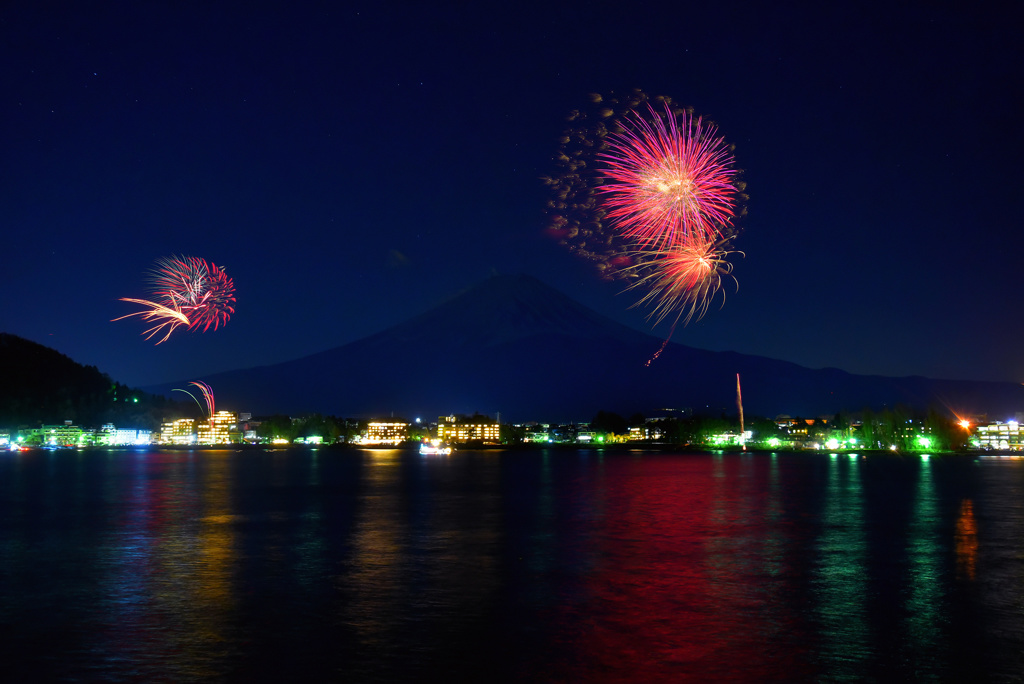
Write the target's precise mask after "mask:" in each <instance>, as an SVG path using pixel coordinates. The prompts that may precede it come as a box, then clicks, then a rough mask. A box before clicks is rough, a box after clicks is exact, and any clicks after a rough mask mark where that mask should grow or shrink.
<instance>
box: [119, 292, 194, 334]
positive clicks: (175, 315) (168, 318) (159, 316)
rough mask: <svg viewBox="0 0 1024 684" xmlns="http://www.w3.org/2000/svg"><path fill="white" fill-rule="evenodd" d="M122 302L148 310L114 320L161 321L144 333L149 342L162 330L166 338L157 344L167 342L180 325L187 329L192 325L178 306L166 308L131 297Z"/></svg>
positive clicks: (123, 299)
mask: <svg viewBox="0 0 1024 684" xmlns="http://www.w3.org/2000/svg"><path fill="white" fill-rule="evenodd" d="M121 301H122V302H132V303H133V304H141V305H143V306H145V307H147V308H146V309H145V310H144V311H136V312H134V313H130V314H126V315H124V316H120V317H119V318H114V319H112V320H114V321H120V320H122V319H125V318H130V317H131V316H139V317H140V318H142V320H144V321H161V322H160V323H157V324H156V325H154V326H153V327H152V328H150V329H149V330H146V331H144V332H143V333H142V335H143V337H145V338H146V339H147V340H151V339H153V337H154V336H155V335H156V334H157V333H159V332H160V331H161V330H164V329H166V330H165V332H164V336H163V337H161V338H160V341H159V342H157V344H161V343H163V342H166V341H167V338H168V337H170V336H171V333H172V332H174V330H175V328H177V327H178V326H179V325H184V326H185V327H186V328H187V327H189V326H190V325H191V323H190V322H189V320H188V316H186V315H185V314H183V313H182V312H181V309H179V308H177V306H174V305H171V306H165V305H163V304H157V303H156V302H150V301H147V300H145V299H131V298H129V297H122V298H121Z"/></svg>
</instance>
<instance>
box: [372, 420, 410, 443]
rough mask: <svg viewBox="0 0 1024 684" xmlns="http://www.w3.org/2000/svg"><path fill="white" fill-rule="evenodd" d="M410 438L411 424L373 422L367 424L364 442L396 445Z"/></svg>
mask: <svg viewBox="0 0 1024 684" xmlns="http://www.w3.org/2000/svg"><path fill="white" fill-rule="evenodd" d="M408 438H409V424H408V423H401V422H394V421H392V422H373V423H368V424H367V425H366V436H365V437H364V438H363V444H379V445H382V446H394V445H397V444H401V443H402V442H404V441H405V440H407V439H408Z"/></svg>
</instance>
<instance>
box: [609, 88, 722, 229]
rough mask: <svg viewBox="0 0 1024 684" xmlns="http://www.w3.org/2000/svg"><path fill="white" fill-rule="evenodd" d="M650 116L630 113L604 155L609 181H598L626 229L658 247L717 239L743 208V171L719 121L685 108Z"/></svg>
mask: <svg viewBox="0 0 1024 684" xmlns="http://www.w3.org/2000/svg"><path fill="white" fill-rule="evenodd" d="M649 110H650V115H651V116H650V120H648V119H645V118H644V117H643V116H641V115H640V114H639V113H638V112H633V113H632V114H631V115H629V116H626V117H625V118H624V121H623V129H622V131H621V132H617V133H612V134H610V135H609V136H608V149H607V151H605V152H601V153H599V154H598V155H597V156H598V158H599V159H600V160H602V161H603V162H604V168H602V169H601V173H602V175H603V176H604V177H605V179H606V180H607V182H606V183H605V184H604V185H602V186H601V187H599V188H598V192H600V193H601V195H602V197H603V199H604V204H605V205H606V207H608V214H607V216H608V218H609V219H610V220H611V221H612V222H614V224H615V225H616V226H617V228H618V229H619V230H620V231H621V232H622V234H623V235H624V236H625V237H627V238H630V239H633V240H636V241H637V242H639V243H640V244H644V245H648V246H650V247H651V248H653V249H664V248H666V247H669V246H671V245H673V244H678V243H680V242H686V241H688V240H690V239H700V240H718V239H720V238H721V237H723V230H725V229H726V228H727V227H728V226H730V225H731V224H732V220H733V218H734V216H735V211H736V199H737V194H738V192H737V187H736V176H737V172H736V171H735V170H734V169H733V168H732V162H733V159H732V155H731V154H730V153H729V149H728V146H727V145H726V144H725V141H724V140H723V139H722V138H721V137H716V133H717V129H716V128H715V126H714V125H713V124H710V123H708V124H705V123H704V122H703V121H702V120H701V119H699V118H698V119H696V120H694V118H693V116H692V114H690V113H689V112H687V111H685V110H683V111H682V112H680V113H679V114H674V113H673V112H672V110H671V109H670V107H669V106H668V105H667V104H666V105H665V113H664V115H659V113H658V112H657V111H656V110H655V109H654V108H653V107H650V106H649Z"/></svg>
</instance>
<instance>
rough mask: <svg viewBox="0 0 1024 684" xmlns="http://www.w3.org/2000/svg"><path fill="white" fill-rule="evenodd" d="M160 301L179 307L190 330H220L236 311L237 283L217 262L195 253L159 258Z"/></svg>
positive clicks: (157, 284) (156, 279)
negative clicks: (194, 255)
mask: <svg viewBox="0 0 1024 684" xmlns="http://www.w3.org/2000/svg"><path fill="white" fill-rule="evenodd" d="M153 292H154V294H155V297H156V300H157V302H159V303H161V304H163V305H165V306H167V307H169V308H177V309H179V310H180V311H181V312H182V313H183V314H185V316H187V317H188V319H189V326H188V327H189V330H198V329H199V328H202V330H203V332H206V331H207V330H209V329H210V327H211V326H212V327H213V329H214V330H217V329H218V328H219V327H220V326H221V325H224V324H226V323H227V322H228V320H229V319H230V318H231V314H233V313H235V308H234V303H235V284H234V282H233V281H232V280H231V278H229V277H228V276H227V274H226V273H224V270H223V269H221V268H218V267H217V266H216V265H215V264H213V263H210V262H208V261H206V260H205V259H200V258H199V257H191V256H172V257H168V258H163V259H158V260H157V262H156V266H155V267H154V269H153Z"/></svg>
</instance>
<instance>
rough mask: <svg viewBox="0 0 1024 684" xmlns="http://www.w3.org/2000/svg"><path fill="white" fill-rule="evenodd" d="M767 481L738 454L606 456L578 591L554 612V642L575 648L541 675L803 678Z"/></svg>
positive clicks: (763, 471) (806, 671)
mask: <svg viewBox="0 0 1024 684" xmlns="http://www.w3.org/2000/svg"><path fill="white" fill-rule="evenodd" d="M619 466H621V467H619ZM773 477H774V475H773V474H772V473H771V470H770V464H769V463H768V462H767V461H766V460H765V459H759V460H756V461H755V460H754V459H750V458H748V457H742V458H741V457H724V458H722V459H718V460H715V461H713V460H712V459H708V458H686V457H681V458H664V457H662V458H658V457H650V458H644V459H643V460H637V461H630V462H625V461H620V462H616V463H613V464H612V467H611V468H610V469H609V472H608V473H607V487H606V489H605V493H606V500H605V501H604V502H603V504H604V505H603V506H602V508H603V509H604V510H605V515H604V516H603V517H602V518H601V519H599V520H596V521H594V522H595V524H596V525H599V526H600V529H595V530H592V538H593V539H594V540H595V543H596V544H597V545H598V548H597V550H596V553H595V556H596V557H597V562H596V564H595V569H594V571H593V573H592V574H590V575H589V577H588V579H587V580H586V582H585V585H586V588H587V594H588V595H587V596H586V597H585V598H583V599H582V600H581V601H578V602H573V603H571V604H569V605H567V606H565V607H564V608H563V609H562V614H560V615H559V616H558V617H557V619H558V621H559V622H560V623H568V624H562V625H560V626H559V629H557V630H555V633H556V634H559V635H562V634H568V636H566V637H565V643H562V644H558V645H556V647H557V648H559V649H571V650H572V651H574V652H575V655H574V657H572V658H570V659H568V660H569V662H570V664H568V665H567V666H566V668H567V669H568V670H569V672H565V673H551V672H548V673H545V678H550V677H551V676H552V675H554V678H555V679H556V680H557V679H564V680H566V681H573V680H575V681H613V680H616V681H619V680H626V679H629V680H632V681H669V680H677V679H680V678H692V677H695V676H696V677H699V678H701V679H705V680H713V681H723V680H727V681H729V680H731V681H749V680H750V678H751V677H752V676H754V677H756V679H757V680H758V681H766V680H767V681H770V680H787V679H793V678H805V677H807V676H809V675H810V674H811V673H812V672H813V668H812V666H810V665H809V664H808V663H807V662H805V661H804V660H803V658H804V655H805V653H806V651H805V649H803V648H802V647H801V644H802V643H804V640H803V639H802V638H801V637H800V631H801V628H800V626H799V625H798V624H797V621H798V616H797V615H795V614H794V613H793V612H792V609H791V608H790V606H789V602H788V600H787V599H786V598H785V597H784V596H782V591H783V589H784V585H785V581H784V580H783V579H782V578H781V577H780V575H781V574H782V573H784V572H785V569H786V567H787V565H788V564H789V563H790V559H787V558H785V557H784V554H785V548H786V546H787V545H786V544H785V543H783V542H782V540H781V539H780V536H781V535H780V532H779V527H780V525H776V524H773V518H776V517H777V516H778V511H779V505H780V504H779V501H778V493H777V492H778V487H776V486H773V482H772V478H773ZM775 522H777V521H775ZM566 627H567V628H568V629H565V628H566ZM780 641H785V642H786V643H785V645H781V644H780V645H779V646H778V648H776V647H775V646H773V644H778V643H779V642H780Z"/></svg>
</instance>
